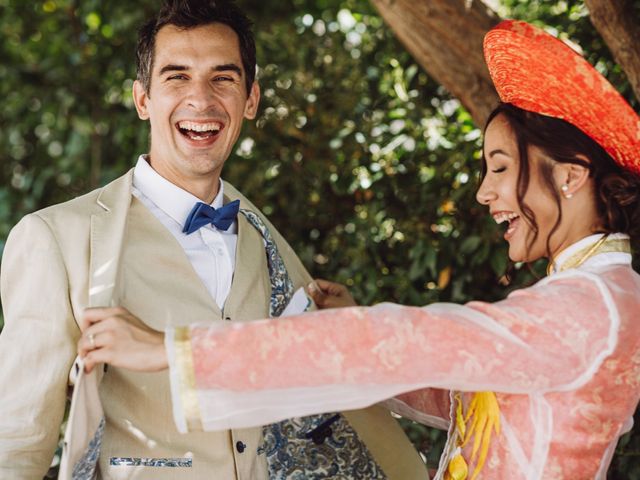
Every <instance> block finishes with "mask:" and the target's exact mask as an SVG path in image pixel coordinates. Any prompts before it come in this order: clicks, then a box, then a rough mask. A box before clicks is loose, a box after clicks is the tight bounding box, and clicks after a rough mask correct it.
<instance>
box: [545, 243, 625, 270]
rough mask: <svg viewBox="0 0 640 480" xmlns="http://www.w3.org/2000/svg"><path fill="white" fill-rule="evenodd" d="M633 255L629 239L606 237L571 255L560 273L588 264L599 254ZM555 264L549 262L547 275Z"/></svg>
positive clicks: (561, 267)
mask: <svg viewBox="0 0 640 480" xmlns="http://www.w3.org/2000/svg"><path fill="white" fill-rule="evenodd" d="M611 252H617V253H631V243H630V241H629V239H628V238H608V235H604V236H603V237H602V238H600V239H599V240H598V241H597V242H596V243H594V244H593V245H589V246H587V247H584V248H583V249H581V250H579V251H577V252H576V253H574V254H573V255H571V256H570V257H569V258H568V259H567V260H565V261H564V262H563V263H562V265H560V267H559V268H558V272H563V271H565V270H568V269H570V268H576V267H579V266H580V265H582V264H583V263H584V262H586V261H587V260H588V259H589V258H591V257H593V256H594V255H597V254H599V253H611ZM554 263H555V262H549V267H548V269H547V274H550V272H551V271H552V269H553V265H554Z"/></svg>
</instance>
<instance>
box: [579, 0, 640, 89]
mask: <svg viewBox="0 0 640 480" xmlns="http://www.w3.org/2000/svg"><path fill="white" fill-rule="evenodd" d="M584 3H585V4H586V5H587V8H588V9H589V14H590V18H591V23H593V26H594V27H596V30H598V33H600V35H602V38H603V39H604V41H605V42H606V44H607V46H608V47H609V50H611V53H612V54H613V58H614V59H615V61H616V63H617V64H618V65H620V67H621V68H622V70H624V71H625V73H626V74H627V78H628V79H629V83H630V84H631V88H633V92H634V93H635V95H636V98H637V99H638V100H640V49H638V41H639V40H640V22H638V14H637V13H636V12H634V9H633V5H632V1H631V0H585V2H584Z"/></svg>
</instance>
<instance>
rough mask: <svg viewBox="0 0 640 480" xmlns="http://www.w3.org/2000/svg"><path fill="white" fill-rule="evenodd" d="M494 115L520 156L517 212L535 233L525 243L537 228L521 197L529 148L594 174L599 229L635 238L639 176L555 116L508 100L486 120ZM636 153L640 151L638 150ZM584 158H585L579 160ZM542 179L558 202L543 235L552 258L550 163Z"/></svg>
mask: <svg viewBox="0 0 640 480" xmlns="http://www.w3.org/2000/svg"><path fill="white" fill-rule="evenodd" d="M498 115H501V116H502V117H503V118H505V119H506V121H507V122H508V124H509V126H510V127H511V129H512V131H513V134H514V135H515V139H516V144H517V146H518V155H519V158H520V168H519V172H518V181H517V191H516V195H517V199H518V206H519V208H520V211H521V212H522V215H523V216H524V217H525V218H526V220H527V221H528V222H529V224H530V225H531V227H532V229H533V232H534V235H533V238H532V239H531V240H530V241H529V247H530V246H531V245H532V244H533V242H535V240H536V238H537V237H538V233H539V228H538V224H537V222H536V218H535V215H534V213H533V211H532V210H531V208H530V207H529V206H528V205H527V204H526V202H525V201H524V197H525V194H526V193H527V189H528V188H529V180H530V176H531V167H530V162H529V155H528V148H529V147H530V146H535V147H538V148H539V149H540V150H542V151H543V152H544V153H545V154H546V155H547V156H549V157H550V158H551V159H553V160H554V161H556V162H559V163H573V164H577V165H582V166H584V167H587V168H588V169H589V171H590V174H589V175H590V177H592V178H593V179H594V182H595V191H596V205H597V213H598V216H599V217H600V221H601V225H600V228H601V231H602V232H603V233H615V232H620V233H626V234H628V235H629V236H630V237H631V241H632V244H637V242H638V241H639V240H640V176H638V175H635V174H633V173H631V172H629V171H627V170H624V169H623V168H622V167H620V166H619V165H618V164H617V163H616V162H615V160H613V158H611V156H610V155H609V154H608V153H607V152H606V151H605V150H604V148H602V147H601V146H600V145H599V144H598V143H597V142H596V141H595V140H593V139H592V138H591V137H589V136H588V135H586V134H585V133H583V132H582V130H580V129H579V128H577V127H575V126H573V125H572V124H570V123H568V122H566V121H564V120H560V119H557V118H552V117H548V116H546V115H541V114H539V113H533V112H529V111H527V110H523V109H521V108H518V107H516V106H514V105H512V104H510V103H501V104H500V105H499V106H498V107H497V108H496V109H495V110H494V111H493V112H491V114H490V115H489V118H488V120H487V123H486V125H485V132H486V129H487V127H488V126H489V124H490V123H491V121H492V120H493V119H495V118H496V117H497V116H498ZM639 155H640V153H639ZM580 156H582V157H586V158H588V159H589V160H590V162H586V161H584V160H583V159H582V158H580ZM540 165H541V167H540V168H541V171H540V173H541V176H542V178H543V180H544V182H543V184H544V185H545V186H546V188H547V189H548V190H549V192H550V194H551V196H552V198H553V199H554V200H555V203H556V205H557V207H558V217H557V220H556V223H555V225H554V226H553V228H552V229H551V231H550V233H549V236H548V237H547V240H546V242H547V253H548V254H549V258H550V257H551V255H550V254H551V250H550V247H549V244H550V240H551V236H552V235H553V234H554V232H555V231H556V230H557V229H558V227H559V225H560V222H561V221H562V206H561V202H560V192H559V191H558V189H557V187H556V186H555V183H554V182H553V176H552V170H553V164H552V163H551V162H541V164H540ZM486 172H487V162H486V159H485V158H484V155H483V157H482V178H484V176H485V174H486Z"/></svg>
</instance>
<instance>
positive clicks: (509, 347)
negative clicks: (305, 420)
mask: <svg viewBox="0 0 640 480" xmlns="http://www.w3.org/2000/svg"><path fill="white" fill-rule="evenodd" d="M576 311H578V312H579V315H576ZM609 313H610V312H609V311H608V307H607V305H606V304H605V302H604V301H603V296H602V292H601V291H600V288H599V286H598V285H597V283H596V282H594V281H592V280H591V279H589V278H585V277H583V276H572V277H567V278H558V279H556V280H553V281H550V282H546V283H543V284H538V285H536V286H534V287H531V288H529V289H525V290H520V291H516V292H515V293H513V294H511V295H510V296H509V297H508V298H507V299H505V300H504V301H501V302H497V303H494V304H489V303H483V302H471V303H469V304H467V305H465V306H462V305H454V304H433V305H431V306H428V307H423V308H418V307H405V306H399V305H394V304H380V305H378V306H375V307H370V308H364V307H357V308H349V309H341V310H324V311H319V312H314V313H310V314H305V315H301V316H297V317H288V318H282V319H275V320H271V321H258V322H250V323H242V324H234V325H232V326H230V327H228V328H224V329H222V330H221V329H219V328H209V327H201V326H193V327H192V328H191V342H192V349H193V358H194V370H195V380H196V386H197V387H198V388H201V389H210V388H215V389H218V388H219V389H227V390H234V391H247V390H259V389H287V388H299V387H311V386H321V385H367V384H377V385H384V384H388V385H393V384H395V385H398V384H411V385H421V386H430V387H440V388H445V389H456V390H467V391H469V390H471V391H479V390H497V391H502V392H510V393H527V392H533V391H550V390H554V389H563V388H567V387H568V386H569V385H570V384H573V383H575V382H583V381H586V380H587V379H588V378H586V377H585V376H586V375H589V371H590V369H591V368H592V366H593V364H594V362H596V361H598V358H599V356H601V353H602V352H603V351H604V350H605V349H606V348H607V346H608V344H609V343H610V342H611V341H612V339H611V336H612V335H614V334H615V332H613V330H612V328H613V326H612V322H611V319H610V314H609ZM568 317H571V318H573V319H576V318H578V321H577V322H576V321H575V320H574V321H572V322H567V321H565V319H566V318H568Z"/></svg>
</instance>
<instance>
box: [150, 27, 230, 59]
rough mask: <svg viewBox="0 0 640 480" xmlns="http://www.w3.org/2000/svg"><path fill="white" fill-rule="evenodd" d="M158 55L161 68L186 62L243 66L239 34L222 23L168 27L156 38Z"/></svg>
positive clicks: (156, 53)
mask: <svg viewBox="0 0 640 480" xmlns="http://www.w3.org/2000/svg"><path fill="white" fill-rule="evenodd" d="M154 54H155V66H156V67H159V68H162V67H163V65H161V63H176V62H178V63H183V62H186V63H185V65H186V66H192V65H191V64H194V66H195V64H196V63H198V62H202V61H205V62H207V63H212V62H213V64H211V65H209V66H211V67H213V66H215V65H218V64H234V63H236V64H238V66H240V67H242V60H241V55H240V42H239V40H238V35H237V34H236V32H235V31H234V30H233V29H232V28H231V27H229V26H228V25H225V24H222V23H211V24H207V25H200V26H197V27H190V28H182V27H177V26H175V25H165V26H163V27H162V28H161V29H160V30H159V31H158V33H157V35H156V41H155V52H154ZM214 64H215V65H214ZM154 70H155V68H154Z"/></svg>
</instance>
